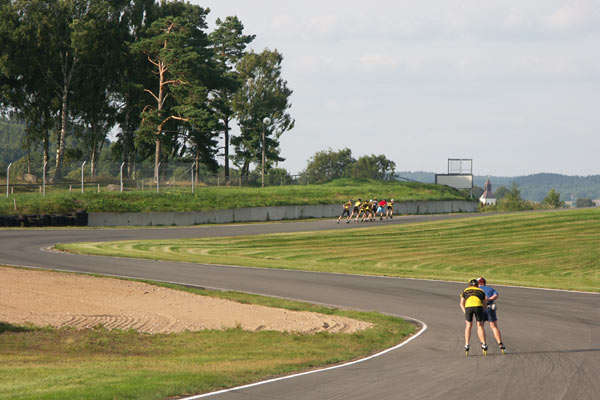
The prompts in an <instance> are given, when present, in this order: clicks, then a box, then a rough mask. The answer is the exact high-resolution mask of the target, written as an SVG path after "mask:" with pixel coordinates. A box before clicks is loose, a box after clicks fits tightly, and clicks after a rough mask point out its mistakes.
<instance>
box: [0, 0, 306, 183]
mask: <svg viewBox="0 0 600 400" xmlns="http://www.w3.org/2000/svg"><path fill="white" fill-rule="evenodd" d="M209 12H210V10H209V9H207V8H202V7H200V6H197V5H192V4H189V3H188V2H185V1H166V0H162V1H155V0H110V1H109V0H0V107H1V108H0V111H1V114H2V115H0V117H4V118H5V119H9V118H10V119H15V118H17V119H19V120H21V121H23V122H24V126H25V129H24V130H25V135H24V141H23V146H24V147H26V148H28V149H30V150H31V149H33V150H35V151H41V153H42V154H43V162H44V163H48V165H50V163H52V169H51V175H52V176H53V177H54V179H61V178H62V176H63V168H64V163H65V159H68V158H69V155H70V154H75V153H76V152H79V153H82V154H79V156H80V157H83V158H85V159H87V160H89V162H90V167H91V171H92V176H94V175H95V171H96V170H97V162H98V158H99V154H100V153H101V152H102V150H103V146H104V145H106V144H107V143H108V141H107V135H108V134H109V132H111V131H113V132H115V131H116V143H114V144H113V145H112V146H111V150H112V151H113V153H114V156H115V158H117V159H118V160H120V161H122V162H123V163H124V166H125V167H124V173H125V174H127V176H131V175H132V174H134V172H135V168H136V162H138V161H139V160H146V159H153V160H154V174H155V177H157V176H158V173H159V168H158V166H159V164H160V163H167V162H169V160H173V159H181V158H185V159H187V160H194V161H196V164H195V165H196V168H197V169H200V168H201V167H202V168H206V169H208V170H211V171H215V170H216V169H217V168H218V161H217V160H218V158H219V157H221V156H223V157H224V173H225V177H226V178H227V179H228V178H229V175H230V162H232V163H233V164H234V165H235V166H237V167H238V168H239V169H240V172H241V174H242V175H243V176H247V175H248V174H249V172H250V166H251V165H252V164H257V163H259V162H260V160H261V157H262V155H263V154H264V156H265V159H266V163H265V164H266V168H270V167H272V166H274V165H275V164H276V163H277V162H279V161H283V160H284V159H283V158H282V157H281V156H280V143H279V138H280V137H281V135H282V134H283V133H285V132H287V131H289V130H290V129H292V128H293V126H294V120H293V118H292V117H291V116H290V114H289V109H290V107H291V103H290V96H291V94H292V90H291V89H289V88H288V85H287V82H286V81H285V80H284V79H283V77H282V74H281V72H282V71H281V67H282V62H283V56H282V54H281V53H280V52H278V51H277V50H269V49H265V50H263V51H262V52H260V53H256V52H254V51H252V50H248V45H249V44H250V43H252V41H253V40H254V39H255V35H250V34H246V33H245V32H244V25H243V23H242V22H241V21H240V20H239V19H238V18H237V17H235V16H228V17H226V18H224V19H220V18H219V19H217V20H216V27H215V29H214V30H213V31H210V32H209V31H208V24H207V16H208V14H209ZM234 123H237V124H238V125H239V128H240V130H239V131H240V133H239V135H236V136H234V137H233V136H232V135H231V127H232V125H233V124H234ZM263 135H264V139H263ZM220 137H222V138H223V141H222V143H223V148H222V152H221V151H220V150H221V149H219V138H220ZM261 139H262V140H261ZM73 143H76V146H77V148H73V147H70V146H72V145H73ZM263 146H264V148H263ZM230 147H232V148H233V154H231V151H230ZM51 149H52V150H53V152H54V154H51V153H50V152H51Z"/></svg>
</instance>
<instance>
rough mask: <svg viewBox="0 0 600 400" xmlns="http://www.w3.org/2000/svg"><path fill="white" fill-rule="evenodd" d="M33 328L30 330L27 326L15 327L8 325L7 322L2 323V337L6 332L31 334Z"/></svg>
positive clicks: (0, 331)
mask: <svg viewBox="0 0 600 400" xmlns="http://www.w3.org/2000/svg"><path fill="white" fill-rule="evenodd" d="M31 331H33V328H29V327H26V326H15V325H11V324H7V323H6V322H0V335H1V334H3V333H5V332H31Z"/></svg>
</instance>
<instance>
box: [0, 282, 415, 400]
mask: <svg viewBox="0 0 600 400" xmlns="http://www.w3.org/2000/svg"><path fill="white" fill-rule="evenodd" d="M149 283H152V282H149ZM154 284H157V283H154ZM158 285H161V286H167V287H171V288H175V289H178V290H185V291H189V292H192V293H196V294H198V295H209V296H218V297H223V298H227V299H230V300H234V301H239V302H243V303H252V304H261V305H266V306H271V307H280V308H286V309H290V310H295V311H312V312H319V313H323V314H336V315H342V316H345V317H350V318H354V319H360V320H364V321H368V322H371V323H373V324H374V327H373V328H369V329H366V330H364V331H360V332H357V333H354V334H343V333H336V334H331V333H318V334H294V333H280V332H275V331H261V332H249V331H244V330H242V329H239V328H234V329H227V330H223V331H220V330H205V331H198V332H184V333H173V334H154V335H151V334H141V333H138V332H136V331H134V330H127V331H123V330H112V331H111V330H107V329H105V328H103V327H102V326H98V327H96V328H94V329H86V330H76V329H69V328H63V329H55V328H39V327H33V326H14V325H9V324H6V323H2V322H0V399H36V400H39V399H61V400H64V399H82V398H85V399H92V398H93V399H115V398H127V399H144V400H146V399H165V398H171V397H173V396H182V395H186V394H187V395H192V394H198V393H205V392H210V391H215V390H219V389H223V388H226V387H233V386H238V385H242V384H246V383H250V382H254V381H258V380H261V379H266V378H269V377H273V376H277V375H281V374H289V373H292V372H298V371H305V370H307V369H312V368H317V367H322V366H326V365H331V364H335V363H340V362H343V361H348V360H351V359H356V358H360V357H363V356H366V355H369V354H373V353H375V352H377V351H380V350H383V349H385V348H389V347H391V346H393V345H396V344H397V343H399V342H401V341H402V340H403V339H404V338H405V337H406V336H408V335H410V334H412V333H414V332H415V329H416V328H415V326H414V325H412V324H410V323H408V322H406V321H403V320H401V319H399V318H394V317H389V316H384V315H381V314H377V313H365V312H354V311H342V310H337V309H331V308H326V307H322V306H314V305H311V304H306V303H300V302H293V301H288V300H282V299H274V298H265V297H261V296H256V295H248V294H242V293H234V292H213V291H205V290H197V289H191V288H183V287H178V286H175V285H167V284H158Z"/></svg>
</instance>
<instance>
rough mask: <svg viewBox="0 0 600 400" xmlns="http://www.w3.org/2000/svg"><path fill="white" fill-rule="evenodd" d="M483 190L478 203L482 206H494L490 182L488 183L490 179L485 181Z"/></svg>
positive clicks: (494, 201)
mask: <svg viewBox="0 0 600 400" xmlns="http://www.w3.org/2000/svg"><path fill="white" fill-rule="evenodd" d="M483 189H484V190H483V194H482V195H481V197H480V198H479V201H480V202H481V203H482V204H483V205H484V206H489V205H493V204H496V196H494V192H492V182H490V178H487V180H486V181H485V186H484V187H483Z"/></svg>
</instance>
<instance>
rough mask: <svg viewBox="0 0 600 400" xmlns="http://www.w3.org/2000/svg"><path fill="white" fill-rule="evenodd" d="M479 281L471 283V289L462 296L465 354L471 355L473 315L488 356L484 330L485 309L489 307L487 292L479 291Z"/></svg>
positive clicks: (473, 280) (475, 280)
mask: <svg viewBox="0 0 600 400" xmlns="http://www.w3.org/2000/svg"><path fill="white" fill-rule="evenodd" d="M478 286H479V282H477V279H471V280H470V281H469V287H468V288H466V289H465V290H463V292H462V294H461V295H460V308H461V310H462V311H463V313H465V320H466V326H465V352H466V353H467V355H469V349H470V343H471V327H472V326H473V315H474V316H475V319H476V320H477V336H479V340H480V341H481V350H483V354H484V355H487V349H488V346H487V343H486V341H485V330H484V329H483V308H484V307H486V306H487V304H486V303H487V301H486V298H485V292H484V291H483V290H481V289H479V287H478Z"/></svg>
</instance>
